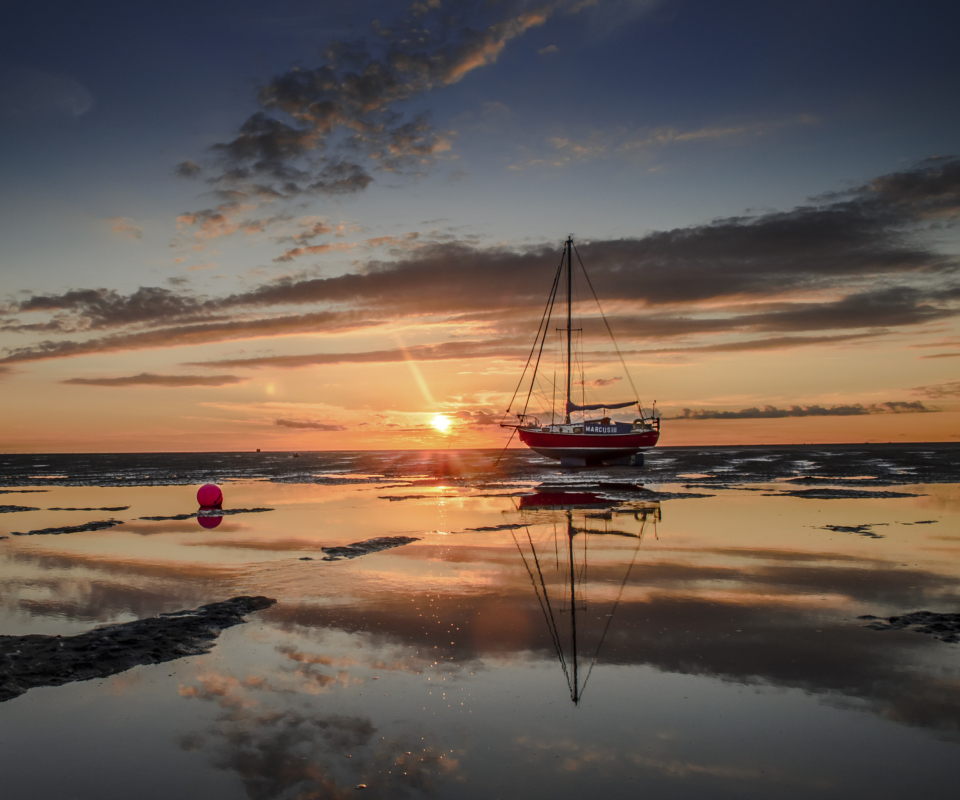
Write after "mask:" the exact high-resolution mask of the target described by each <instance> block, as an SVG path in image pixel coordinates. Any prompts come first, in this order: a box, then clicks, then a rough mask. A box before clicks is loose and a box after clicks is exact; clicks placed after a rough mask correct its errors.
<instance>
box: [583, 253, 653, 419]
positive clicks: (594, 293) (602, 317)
mask: <svg viewBox="0 0 960 800" xmlns="http://www.w3.org/2000/svg"><path fill="white" fill-rule="evenodd" d="M573 251H574V252H575V253H576V254H577V261H579V262H580V269H581V271H582V272H583V277H584V278H586V279H587V286H589V287H590V292H591V293H592V294H593V299H594V300H596V301H597V311H599V312H600V318H601V319H602V320H603V324H604V325H606V326H607V333H609V334H610V341H612V342H613V347H614V349H615V350H616V351H617V357H618V358H619V359H620V363H621V364H622V365H623V371H624V372H625V373H627V380H628V381H630V388H631V389H633V396H634V397H635V398H636V400H637V405H638V406H640V416H641V417H642V416H643V406H642V405H640V393H639V392H638V391H637V387H636V386H634V383H633V377H632V376H631V375H630V370H629V369H627V362H626V361H624V360H623V354H622V353H621V352H620V346H619V345H618V344H617V340H616V339H615V338H614V337H613V331H612V330H611V329H610V323H609V322H607V316H606V314H604V313H603V308H602V307H601V306H600V298H599V297H597V293H596V291H595V290H594V288H593V283H591V281H590V276H589V275H588V274H587V268H586V267H585V266H583V259H582V258H580V251H579V250H577V248H576V247H574V248H573Z"/></svg>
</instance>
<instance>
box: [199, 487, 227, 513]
mask: <svg viewBox="0 0 960 800" xmlns="http://www.w3.org/2000/svg"><path fill="white" fill-rule="evenodd" d="M197 502H198V503H199V504H200V505H201V506H202V507H203V508H219V507H220V506H222V505H223V492H221V491H220V487H219V486H217V485H216V484H215V483H205V484H203V486H201V487H200V488H199V489H198V490H197Z"/></svg>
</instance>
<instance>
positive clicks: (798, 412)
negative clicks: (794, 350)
mask: <svg viewBox="0 0 960 800" xmlns="http://www.w3.org/2000/svg"><path fill="white" fill-rule="evenodd" d="M937 410H938V409H935V408H928V407H926V406H925V405H924V404H923V403H921V402H920V401H919V400H917V401H914V402H905V401H902V400H901V401H892V402H888V403H878V404H870V405H861V404H859V403H857V404H855V405H838V406H819V405H811V406H790V407H788V408H777V407H776V406H770V405H767V406H761V407H760V408H756V407H753V408H743V409H740V410H739V411H712V410H709V409H697V410H692V409H689V408H684V409H683V410H682V411H681V412H680V413H679V414H678V415H677V416H676V417H673V419H678V420H704V419H782V418H784V417H861V416H866V415H869V414H921V413H929V412H933V411H937Z"/></svg>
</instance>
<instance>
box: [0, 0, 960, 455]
mask: <svg viewBox="0 0 960 800" xmlns="http://www.w3.org/2000/svg"><path fill="white" fill-rule="evenodd" d="M958 24H960V8H957V7H955V6H954V5H952V4H948V3H943V2H915V3H910V4H904V3H893V2H857V1H855V0H850V2H835V1H834V2H817V1H816V0H812V1H810V2H805V3H802V4H797V3H786V2H770V0H764V1H760V0H758V1H757V2H742V1H738V0H731V2H726V3H716V2H706V1H703V2H701V1H698V0H586V1H584V0H546V2H513V1H511V0H486V1H485V2H471V1H469V0H462V1H460V2H457V1H455V0H422V2H414V3H412V4H409V3H393V2H375V1H374V0H355V1H354V2H349V3H347V2H325V1H324V0H319V1H315V2H301V1H300V0H275V2H271V3H262V2H260V3H257V2H245V1H244V0H232V1H231V2H229V3H227V2H220V1H219V0H216V1H214V0H195V1H194V2H191V3H181V2H168V3H162V4H152V5H149V6H147V5H144V4H129V3H119V2H109V1H106V0H105V2H101V3H97V4H78V3H66V2H43V0H40V1H39V2H35V3H31V4H20V6H19V7H18V8H15V9H13V10H12V11H10V12H8V13H7V17H6V21H5V25H4V26H3V30H2V31H0V45H2V46H0V276H2V283H0V450H2V451H3V452H74V451H76V452H82V451H138V450H148V451H164V450H178V451H182V450H249V449H255V448H257V447H260V448H262V449H264V450H267V449H285V450H319V449H337V450H342V449H346V450H349V449H383V448H388V449H389V448H396V449H401V448H402V449H406V448H446V447H454V448H459V447H502V446H504V445H505V444H506V442H507V440H508V437H509V435H510V430H509V429H504V428H501V427H500V426H499V425H498V424H497V423H499V421H500V420H501V419H503V418H504V414H505V412H506V411H507V409H508V407H510V408H511V411H515V410H517V406H516V404H515V403H514V404H513V405H511V396H512V395H513V393H514V391H515V390H516V389H517V385H518V382H519V380H520V377H521V374H522V372H523V368H524V364H525V362H526V360H527V357H528V355H529V353H530V348H531V346H532V344H533V340H534V335H535V333H536V331H537V326H538V324H539V322H540V319H541V315H542V313H543V310H544V303H545V302H546V299H547V295H548V293H549V291H550V287H551V284H552V282H553V279H554V275H555V272H556V270H557V266H558V264H559V262H560V255H561V252H562V247H563V242H564V240H565V239H566V237H567V236H568V235H569V236H573V237H574V241H575V244H576V247H577V253H578V254H579V256H580V258H581V259H582V261H583V264H584V266H585V267H586V270H587V272H588V274H589V276H590V282H591V283H592V286H593V288H594V289H595V292H596V295H597V297H598V299H599V302H600V305H601V307H602V309H603V312H604V314H605V315H606V319H607V321H608V322H609V325H610V328H611V330H612V331H613V332H614V334H615V336H616V342H617V346H618V347H619V349H620V352H621V353H622V355H623V359H624V361H625V363H626V365H627V367H628V370H629V378H628V377H627V375H626V374H625V373H624V370H623V368H622V366H621V364H620V360H619V359H618V357H617V354H616V350H615V349H614V348H613V347H612V345H611V343H610V341H609V339H608V338H607V337H606V333H605V331H604V325H603V321H602V319H601V317H600V316H599V314H598V312H597V306H596V304H595V303H594V301H593V297H592V296H591V294H590V291H589V287H588V286H587V284H586V283H585V282H584V281H583V280H582V278H580V277H578V284H577V287H576V297H577V299H578V300H579V301H580V302H579V303H578V304H577V305H576V313H577V327H578V328H579V330H578V332H577V338H578V340H579V344H580V345H581V347H582V351H583V356H582V360H581V361H580V362H579V363H580V365H581V366H582V373H581V374H578V375H577V379H576V381H575V384H576V391H578V392H579V393H580V395H579V396H580V397H582V398H584V399H587V400H588V402H597V401H608V402H617V401H622V400H633V399H639V400H640V401H641V402H642V404H643V407H644V408H645V410H646V412H647V413H649V411H650V408H651V405H652V403H653V402H654V401H656V409H657V413H658V415H660V416H661V417H662V420H663V434H662V437H661V444H663V445H715V444H756V443H764V442H766V443H771V444H772V443H787V442H797V443H812V442H864V441H881V442H887V441H895V442H911V441H957V440H960V377H958V372H960V369H958V368H960V324H958V312H960V272H958V268H960V235H958V233H960V231H958V226H957V223H958V221H960V105H958V104H957V103H956V98H957V97H958V96H960V54H958V50H957V48H956V46H955V42H954V41H953V38H954V32H955V31H956V29H957V26H958ZM562 324H565V323H564V322H563V321H562V320H558V319H556V318H555V319H553V320H552V321H551V323H550V325H549V326H548V327H549V328H551V329H552V330H551V333H555V329H556V327H557V326H559V325H562ZM555 345H556V343H555V341H554V340H553V338H551V339H550V342H549V347H547V348H546V350H547V351H548V353H552V352H555V351H556V346H555ZM545 358H546V356H545ZM555 369H556V368H555V367H553V366H547V361H544V366H543V368H542V370H541V372H540V383H539V384H538V386H537V387H536V389H535V391H534V396H533V399H534V402H536V401H537V399H538V398H539V399H540V401H541V407H539V409H538V408H537V407H534V406H532V407H531V408H532V409H533V410H535V411H538V413H541V415H542V414H543V413H544V410H543V408H542V403H543V402H546V403H547V405H549V404H550V402H552V393H553V391H554V389H553V388H552V387H553V386H554V383H555V381H554V375H555V371H554V370H555ZM631 380H632V384H631ZM559 382H561V383H562V381H559ZM634 387H635V388H636V396H635V395H634ZM525 392H526V388H523V389H522V390H521V392H520V396H521V400H522V398H523V397H524V396H525ZM635 415H636V411H635V410H631V409H627V410H626V411H625V412H624V413H623V414H622V415H621V416H620V418H622V419H630V418H632V417H634V416H635ZM438 417H439V418H441V421H440V423H438V422H437V421H438ZM541 418H543V417H541ZM511 419H515V418H511V417H510V416H507V420H508V421H510V420H511ZM443 420H445V421H446V422H443Z"/></svg>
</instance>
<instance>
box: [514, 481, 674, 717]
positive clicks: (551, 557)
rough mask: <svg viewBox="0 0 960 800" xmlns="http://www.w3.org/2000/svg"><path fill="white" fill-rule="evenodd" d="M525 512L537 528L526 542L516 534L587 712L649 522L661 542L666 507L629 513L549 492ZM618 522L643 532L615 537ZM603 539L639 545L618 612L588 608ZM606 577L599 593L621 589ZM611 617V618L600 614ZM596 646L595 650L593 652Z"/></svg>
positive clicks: (576, 699)
mask: <svg viewBox="0 0 960 800" xmlns="http://www.w3.org/2000/svg"><path fill="white" fill-rule="evenodd" d="M519 511H520V514H521V518H522V519H524V521H529V524H528V525H525V527H524V533H522V534H521V535H520V537H518V536H517V532H516V531H513V532H512V535H513V540H514V543H515V544H516V546H517V551H518V552H519V553H520V557H521V558H522V559H523V563H524V566H525V567H526V570H527V574H528V575H529V576H530V583H531V585H532V586H533V589H534V592H535V593H536V596H537V601H538V602H539V604H540V609H541V611H542V612H543V618H544V621H545V622H546V625H547V629H548V631H549V633H550V638H551V641H552V643H553V648H554V652H555V653H556V656H557V660H558V661H559V662H560V668H561V669H562V671H563V676H564V678H565V679H566V682H567V688H568V689H569V692H570V699H571V700H572V701H573V703H574V705H579V704H580V700H581V698H582V697H583V692H584V690H585V689H586V687H587V683H588V681H589V680H590V675H591V673H592V672H593V668H594V666H595V665H596V663H597V659H598V658H599V656H600V649H601V648H602V647H603V643H604V640H605V639H606V638H607V633H608V632H609V631H610V627H611V625H612V623H613V619H614V616H615V614H616V612H617V608H618V607H619V605H620V600H621V599H622V597H623V592H624V589H625V588H626V585H627V582H628V581H629V579H630V573H631V571H632V570H633V566H634V564H635V563H636V560H637V555H638V554H639V552H640V545H641V543H642V542H643V537H644V534H645V533H646V530H647V527H648V522H649V523H652V527H653V528H654V535H655V536H656V524H657V522H658V521H659V520H660V519H661V512H660V504H659V503H644V504H642V505H637V504H630V505H629V506H627V507H624V505H623V504H622V503H619V502H616V501H611V500H608V499H606V498H603V497H601V496H599V495H597V494H594V493H592V492H541V493H538V494H536V495H530V496H524V497H521V498H520V506H519ZM614 520H617V521H618V522H621V521H629V523H630V524H628V525H626V526H623V527H636V525H635V524H633V522H634V521H635V522H639V523H640V525H639V529H638V530H635V531H631V530H617V529H611V528H610V527H609V525H608V523H610V522H612V521H614ZM531 529H533V531H532V532H531ZM597 536H617V537H624V538H627V539H633V540H635V542H636V543H635V545H634V547H633V548H632V552H631V553H630V556H629V558H630V560H629V563H627V565H626V567H625V568H624V569H623V577H622V579H621V580H620V581H619V586H618V590H617V595H616V599H615V600H614V601H613V602H612V604H610V603H609V602H604V601H597V602H593V603H591V604H589V605H588V601H587V587H588V586H589V585H590V584H591V580H590V578H588V574H587V568H588V558H587V556H588V543H589V541H590V538H591V537H597ZM577 537H579V539H577ZM617 566H619V567H622V566H623V565H622V562H620V561H618V562H617ZM600 572H601V574H600V575H599V576H597V577H595V578H594V579H593V584H594V585H598V584H603V583H607V584H610V583H613V582H614V581H613V580H612V579H611V577H610V576H607V577H605V575H607V573H609V572H611V571H610V570H609V568H608V567H607V566H606V565H604V566H603V569H602V570H601V571H600ZM613 572H616V570H613ZM611 574H612V573H611ZM603 610H607V613H605V614H601V613H599V612H601V611H603ZM564 615H566V617H567V621H568V623H567V624H564ZM598 631H599V636H598V635H597V633H598ZM593 642H595V643H596V644H595V646H591V645H592V643H593ZM591 651H592V655H591ZM587 659H589V661H587Z"/></svg>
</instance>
